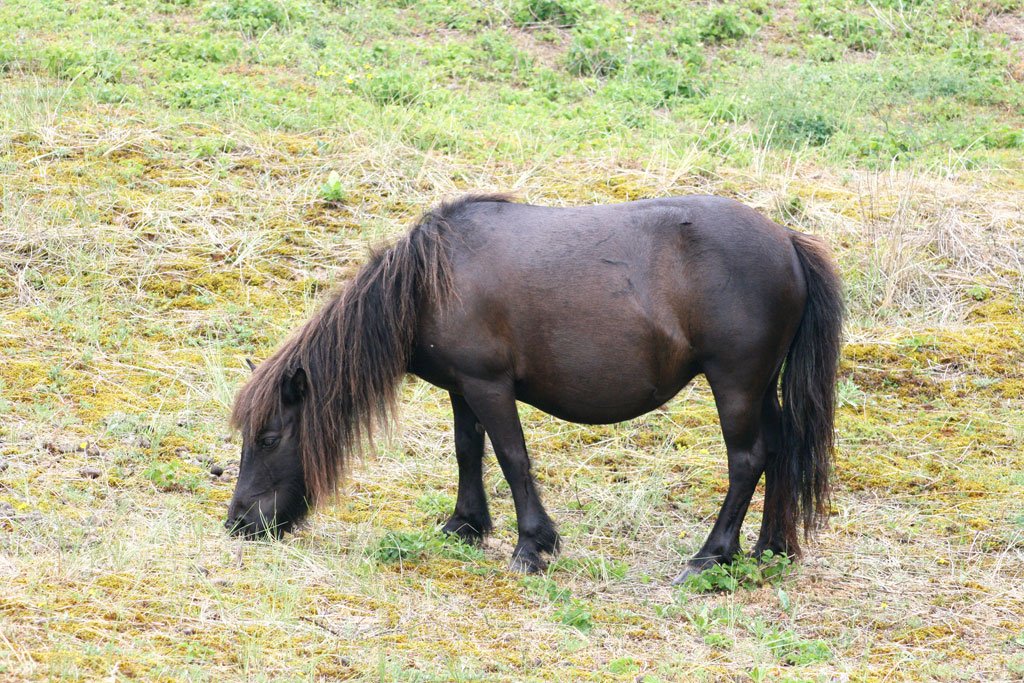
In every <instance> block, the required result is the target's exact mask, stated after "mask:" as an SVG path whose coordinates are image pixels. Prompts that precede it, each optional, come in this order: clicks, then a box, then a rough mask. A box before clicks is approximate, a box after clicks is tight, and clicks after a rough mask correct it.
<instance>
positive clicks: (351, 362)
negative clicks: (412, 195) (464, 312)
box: [225, 198, 504, 537]
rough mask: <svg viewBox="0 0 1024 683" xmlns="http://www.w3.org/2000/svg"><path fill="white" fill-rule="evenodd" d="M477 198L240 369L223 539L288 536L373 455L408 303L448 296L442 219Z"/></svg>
mask: <svg viewBox="0 0 1024 683" xmlns="http://www.w3.org/2000/svg"><path fill="white" fill-rule="evenodd" d="M478 199H479V198H469V199H464V200H462V201H461V203H459V202H456V203H455V204H452V205H442V206H441V208H440V209H438V210H437V211H436V212H430V213H427V214H424V216H423V217H422V218H421V219H420V220H419V221H418V222H417V224H416V225H415V226H414V227H413V229H412V230H410V231H409V233H408V234H407V235H406V236H405V238H404V239H401V240H399V241H398V242H397V243H395V244H394V245H393V246H392V247H390V248H389V249H386V250H384V251H379V252H376V253H374V254H373V255H372V257H371V258H370V261H369V262H368V263H367V264H366V265H364V266H363V267H362V268H361V269H360V270H359V272H358V273H357V274H356V276H355V278H354V279H353V280H352V281H351V282H350V283H349V285H348V286H347V287H345V289H344V290H342V291H339V292H338V293H336V294H335V295H333V296H332V297H331V298H329V299H328V300H327V302H326V304H325V305H324V306H323V307H322V308H321V309H320V310H319V311H318V312H317V313H316V314H315V315H314V316H313V317H312V318H311V319H310V320H309V321H308V322H307V323H306V324H305V325H303V326H302V328H301V329H299V330H298V332H297V333H296V334H295V335H293V336H292V337H291V338H290V339H289V340H288V341H286V342H285V343H284V344H283V345H282V346H281V348H280V349H278V350H277V351H276V352H274V354H273V355H272V356H271V357H270V358H268V359H267V360H266V361H265V362H263V363H261V364H260V365H259V366H258V367H253V368H252V370H253V373H252V377H250V378H249V381H248V382H246V384H245V386H243V387H242V390H241V391H239V392H238V396H237V398H236V399H235V405H234V409H233V410H232V412H231V424H232V426H233V427H235V428H236V429H238V430H240V431H241V432H242V462H241V465H240V467H239V472H238V483H237V484H236V485H235V495H234V497H233V498H232V500H231V505H230V507H229V509H228V519H227V523H226V525H225V526H227V528H228V529H230V530H231V532H232V533H234V534H239V535H244V536H247V537H251V536H259V535H264V534H266V533H270V534H272V535H274V536H280V535H281V534H282V533H284V532H285V531H288V530H290V529H291V528H292V527H294V526H295V525H296V524H297V523H298V522H299V521H301V520H302V518H303V517H305V515H306V514H307V513H308V512H309V511H310V509H311V508H312V506H313V505H314V504H315V503H316V502H317V501H319V500H322V499H324V498H325V497H328V496H330V495H331V494H333V493H334V492H335V491H336V490H337V484H338V482H339V481H340V480H341V478H342V477H343V476H344V474H345V470H346V466H347V463H348V461H349V459H351V457H352V456H353V455H359V454H360V453H361V452H362V451H363V449H364V448H365V447H369V448H372V447H373V438H374V433H375V430H376V429H378V428H382V429H383V430H384V431H385V432H386V429H387V426H388V424H389V422H390V419H389V418H390V416H391V415H392V414H393V412H394V407H395V402H396V400H397V396H398V387H399V384H400V382H401V380H402V377H403V376H404V375H405V372H406V370H407V369H408V367H409V359H410V356H411V353H412V348H413V338H414V335H415V332H416V325H417V321H418V313H417V309H418V308H419V305H420V302H421V301H423V300H429V301H434V302H444V301H446V300H447V298H448V294H449V292H450V290H451V288H452V277H451V257H450V254H449V252H448V246H447V241H446V237H445V234H444V233H445V231H446V230H447V222H446V218H445V215H446V213H448V212H450V211H453V210H455V209H457V208H458V207H460V206H463V205H464V204H465V203H468V202H470V201H476V200H478ZM491 199H496V200H501V201H504V200H503V199H501V198H491Z"/></svg>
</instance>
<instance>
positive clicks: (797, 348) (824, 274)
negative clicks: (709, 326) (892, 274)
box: [770, 232, 843, 554]
mask: <svg viewBox="0 0 1024 683" xmlns="http://www.w3.org/2000/svg"><path fill="white" fill-rule="evenodd" d="M791 238H792V242H793V247H794V248H795V249H796V253H797V256H798V257H799V259H800V265H801V266H802V268H803V272H804V277H805V279H806V281H807V302H806V304H805V306H804V313H803V317H802V318H801V320H800V325H799V327H798V328H797V331H796V336H795V337H794V338H793V342H792V344H790V347H789V353H788V355H787V356H786V363H785V368H784V369H783V372H782V443H781V447H782V448H781V451H780V452H779V454H778V456H777V457H775V458H773V459H772V461H771V464H770V467H772V468H773V472H772V474H773V475H774V480H775V481H776V482H777V485H776V486H775V487H773V488H774V489H775V492H776V495H778V496H780V498H781V500H778V501H775V503H776V505H778V506H779V508H781V509H778V508H777V510H778V512H779V518H780V520H784V521H783V526H784V528H783V533H784V538H785V542H786V545H787V548H786V550H787V551H789V552H790V553H793V554H799V553H800V538H799V537H800V534H799V533H798V529H797V527H798V524H799V523H800V520H802V522H803V529H804V536H805V537H809V536H810V535H811V534H812V533H813V532H814V531H815V530H816V529H818V528H819V527H821V526H823V525H824V523H825V522H826V521H827V517H828V513H829V503H830V493H831V482H830V479H831V474H832V455H833V451H834V421H835V391H836V373H837V371H838V369H839V352H840V345H841V335H842V326H843V293H842V282H841V280H840V278H839V274H838V272H837V271H836V267H835V265H834V263H833V260H832V258H831V256H830V255H829V253H828V250H827V248H826V247H825V245H824V243H823V242H822V241H821V240H819V239H818V238H815V237H812V236H809V235H804V234H801V233H796V232H793V233H791Z"/></svg>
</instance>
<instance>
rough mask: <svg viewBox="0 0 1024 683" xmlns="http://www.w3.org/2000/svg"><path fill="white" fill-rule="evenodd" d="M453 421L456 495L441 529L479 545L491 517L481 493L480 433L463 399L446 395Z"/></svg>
mask: <svg viewBox="0 0 1024 683" xmlns="http://www.w3.org/2000/svg"><path fill="white" fill-rule="evenodd" d="M449 397H450V398H451V402H452V416H453V417H454V421H455V458H456V460H458V463H459V493H458V498H456V500H455V512H454V513H453V514H452V516H451V518H450V519H449V520H448V522H447V523H446V524H445V525H444V527H443V528H442V529H441V530H442V531H443V532H445V533H448V534H454V535H456V536H458V537H459V538H461V539H462V540H463V541H465V542H466V543H479V542H480V540H481V539H482V538H483V536H484V534H487V533H489V532H490V531H491V529H492V525H491V513H490V512H489V511H488V509H487V494H486V493H484V479H483V458H484V430H483V426H482V425H481V424H480V423H479V422H478V421H477V418H476V414H475V413H474V412H473V409H472V408H470V407H469V404H468V403H466V399H464V398H462V397H461V396H458V395H456V394H449Z"/></svg>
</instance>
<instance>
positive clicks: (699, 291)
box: [226, 195, 843, 580]
mask: <svg viewBox="0 0 1024 683" xmlns="http://www.w3.org/2000/svg"><path fill="white" fill-rule="evenodd" d="M842 315H843V304H842V296H841V286H840V280H839V278H838V276H837V273H836V269H835V266H834V265H833V263H832V260H831V258H830V257H829V255H828V253H827V250H826V248H825V246H824V245H823V243H822V242H821V241H820V240H818V239H817V238H814V237H810V236H808V235H804V234H801V233H798V232H794V231H792V230H789V229H787V228H784V227H782V226H780V225H777V224H776V223H773V222H772V221H770V220H768V219H766V218H764V217H763V216H761V215H760V214H759V213H757V212H755V211H753V210H752V209H750V208H747V207H745V206H743V205H742V204H739V203H737V202H735V201H732V200H730V199H724V198H720V197H712V196H691V197H675V198H667V199H651V200H645V201H637V202H629V203H624V204H615V205H608V206H586V207H579V208H547V207H540V206H530V205H527V204H519V203H514V202H512V201H511V200H510V199H509V198H507V197H505V196H499V195H488V196H468V197H463V198H461V199H458V200H457V201H453V202H450V203H445V204H441V205H440V206H439V207H437V208H435V209H434V210H432V211H429V212H428V213H426V214H424V215H423V216H422V217H421V218H420V219H419V221H418V222H417V223H416V224H415V225H414V226H413V228H412V229H411V230H410V231H409V232H408V234H406V235H405V237H403V238H402V239H400V240H399V241H398V242H397V243H395V244H394V245H393V246H391V247H390V248H388V249H384V250H382V251H378V252H376V253H375V254H373V255H372V257H371V259H370V261H369V262H368V263H367V264H366V265H365V266H363V268H362V269H361V270H360V271H359V273H358V274H357V275H356V276H355V278H354V280H353V281H352V282H351V283H350V284H349V285H348V286H347V287H346V288H345V289H344V290H342V291H341V292H340V293H338V294H336V295H334V296H333V297H331V298H330V299H329V300H328V301H327V302H326V303H325V304H324V306H323V307H322V308H321V309H320V311H319V312H318V313H317V314H316V315H315V316H314V317H313V318H312V319H311V320H309V321H308V322H307V323H306V324H305V325H304V326H303V327H302V328H301V329H300V330H299V331H298V332H297V333H296V334H294V335H293V336H292V337H291V338H290V339H289V340H288V341H286V342H285V343H284V344H283V345H282V346H281V348H279V349H278V350H277V352H276V353H274V354H273V356H271V357H270V358H269V359H268V360H267V361H266V362H264V363H262V364H260V365H259V366H258V367H256V368H255V370H254V371H253V374H252V376H251V378H250V379H249V381H248V383H246V385H245V386H244V387H243V388H242V390H241V391H240V392H239V394H238V397H237V400H236V401H235V405H234V410H233V412H232V415H231V422H232V425H233V426H234V427H236V428H238V429H240V430H241V433H242V438H243V442H242V461H241V467H240V471H239V475H238V483H237V485H236V487H235V493H234V497H233V499H232V501H231V504H230V509H229V512H228V519H227V523H226V526H227V527H228V528H229V529H230V530H231V531H232V532H233V533H235V534H240V535H243V536H252V535H261V534H265V533H268V532H269V533H272V534H274V535H276V536H279V535H280V534H281V533H282V532H284V531H287V530H289V529H291V528H292V526H293V525H294V524H295V523H296V522H297V521H299V520H300V519H301V518H302V517H303V516H304V515H305V514H306V513H307V512H308V510H309V509H310V508H311V507H312V506H313V505H314V504H315V503H316V502H317V501H318V500H320V499H322V498H323V497H324V496H325V495H327V494H330V493H331V492H333V491H334V490H335V488H336V485H337V483H338V481H339V479H340V477H341V476H343V474H344V472H345V469H346V466H347V465H348V463H349V461H350V460H351V457H352V454H353V453H357V452H358V451H359V450H360V449H361V448H365V447H366V445H367V444H372V438H373V434H374V431H375V429H378V428H380V427H381V426H382V425H384V424H386V423H387V421H388V420H389V419H390V417H391V415H392V413H393V410H394V407H395V401H396V398H397V391H398V387H399V384H400V381H401V379H402V378H403V377H404V376H405V374H406V373H410V372H411V373H412V374H414V375H417V376H418V377H421V378H423V379H424V380H426V381H427V382H430V383H431V384H433V385H435V386H438V387H440V388H442V389H444V390H446V391H448V392H449V396H450V398H451V404H452V412H453V414H454V423H455V457H456V459H457V461H458V467H459V484H458V498H457V500H456V503H455V510H454V512H453V514H452V516H451V519H449V520H448V522H447V524H445V525H444V531H446V532H449V533H452V534H457V535H459V536H460V537H462V538H463V539H464V540H466V541H470V542H473V541H479V540H480V538H481V537H482V535H483V534H486V533H487V532H489V531H490V530H491V517H490V513H489V511H488V507H487V500H486V496H485V494H484V486H483V480H482V476H481V475H482V465H481V460H482V457H483V453H484V434H487V435H489V436H490V439H491V443H492V445H493V447H494V453H495V455H496V456H497V459H498V463H499V465H500V466H501V470H502V472H503V473H504V475H505V479H506V480H507V481H508V484H509V487H510V488H511V492H512V498H513V500H514V502H515V510H516V518H517V521H518V528H519V540H518V543H517V545H516V547H515V551H514V553H513V557H512V566H513V567H514V568H515V569H519V570H522V571H528V572H532V571H539V570H542V569H543V568H544V567H545V566H546V562H545V560H544V558H543V555H545V554H554V553H556V552H557V551H558V549H559V545H560V540H559V536H558V534H557V533H556V531H555V527H554V524H553V523H552V521H551V518H550V517H548V514H547V513H546V512H545V510H544V506H543V505H542V504H541V500H540V496H539V495H538V494H537V489H536V486H535V484H534V479H533V476H532V474H531V472H530V459H529V456H528V455H527V450H526V443H525V441H524V438H523V428H522V425H521V424H520V422H519V415H518V413H517V410H516V401H524V402H526V403H529V404H530V405H533V406H536V407H537V408H539V409H541V410H543V411H545V412H547V413H550V414H551V415H554V416H556V417H559V418H561V419H563V420H569V421H572V422H580V423H586V424H607V423H612V422H621V421H623V420H629V419H631V418H634V417H637V416H639V415H643V414H644V413H647V412H649V411H651V410H654V409H655V408H657V407H659V406H661V405H663V404H664V403H665V402H666V401H668V400H669V399H671V398H672V397H673V396H675V395H676V393H678V392H679V390H680V389H682V388H683V387H684V386H685V385H686V384H687V383H688V382H689V381H690V380H691V379H693V378H694V376H696V375H697V374H703V375H704V376H705V377H706V378H707V381H708V384H709V385H710V386H711V390H712V392H713V393H714V397H715V402H716V405H717V408H718V416H719V420H720V422H721V428H722V436H723V437H724V439H725V445H726V450H727V453H728V464H729V490H728V493H727V494H726V496H725V501H724V503H723V504H722V509H721V512H720V513H719V515H718V519H717V520H716V521H715V525H714V528H713V529H712V530H711V533H710V535H709V536H708V538H707V541H706V542H705V543H704V545H703V547H702V548H701V549H700V550H699V551H698V552H697V554H696V555H695V556H694V557H693V558H692V559H691V560H690V561H689V562H688V563H687V564H686V567H685V568H684V571H683V573H682V574H680V575H679V577H677V580H682V579H683V578H684V577H685V576H687V575H689V574H692V573H695V572H699V571H701V570H703V569H704V568H706V567H708V566H709V565H711V564H712V563H718V562H728V561H730V560H731V559H732V558H733V556H734V555H735V554H736V553H737V552H739V550H740V541H739V535H740V525H741V524H742V523H743V518H744V516H745V514H746V512H747V507H748V505H749V504H750V499H751V496H752V495H753V493H754V488H755V487H756V486H757V483H758V481H759V480H760V478H761V475H762V474H764V475H765V502H764V516H763V520H762V522H761V531H760V537H759V538H758V541H757V545H756V547H755V548H754V553H755V554H760V553H762V552H763V551H765V550H772V551H773V552H775V553H792V554H797V553H799V549H800V548H799V542H800V538H799V536H800V534H799V529H798V527H799V526H801V523H802V526H803V530H804V534H805V535H807V534H810V533H811V531H813V530H814V529H815V528H816V527H817V526H818V524H819V522H820V521H821V520H822V519H823V518H824V516H825V515H827V512H828V501H829V477H830V470H831V458H832V451H833V418H834V405H835V403H834V399H835V381H836V370H837V365H838V361H839V349H840V332H841V326H842Z"/></svg>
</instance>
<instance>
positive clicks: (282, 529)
mask: <svg viewBox="0 0 1024 683" xmlns="http://www.w3.org/2000/svg"><path fill="white" fill-rule="evenodd" d="M303 517H304V515H303V516H302V517H298V518H296V519H288V520H284V521H278V519H277V518H274V519H265V518H260V519H255V520H247V519H244V518H243V519H236V520H230V519H229V520H227V521H226V522H224V527H225V528H226V529H227V530H228V533H230V534H231V535H232V536H238V537H240V538H242V539H244V540H246V541H259V540H268V539H272V540H278V541H279V540H281V539H282V538H284V535H285V534H287V533H289V532H292V531H295V528H296V527H297V526H299V524H301V522H302V519H303Z"/></svg>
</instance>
